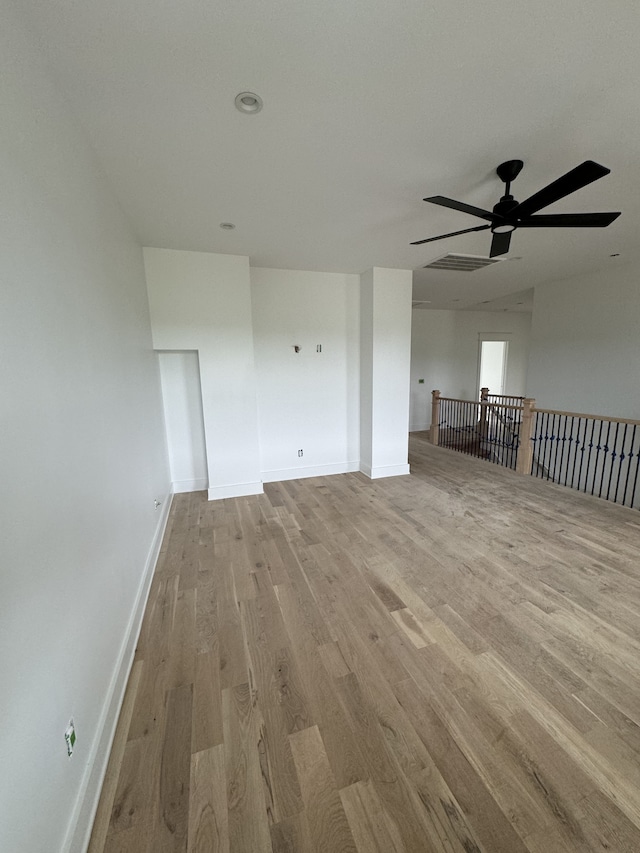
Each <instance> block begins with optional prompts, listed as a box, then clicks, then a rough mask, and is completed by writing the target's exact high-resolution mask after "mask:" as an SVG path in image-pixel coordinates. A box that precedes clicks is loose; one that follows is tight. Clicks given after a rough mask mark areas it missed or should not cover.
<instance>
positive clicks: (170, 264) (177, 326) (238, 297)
mask: <svg viewBox="0 0 640 853" xmlns="http://www.w3.org/2000/svg"><path fill="white" fill-rule="evenodd" d="M144 262H145V270H146V276H147V289H148V293H149V306H150V309H151V322H152V328H153V343H154V346H155V347H156V349H159V350H198V353H199V359H200V378H201V383H202V407H203V413H204V430H205V438H206V445H207V465H208V477H209V497H210V498H211V499H214V498H226V497H234V496H237V495H250V494H257V493H259V492H261V491H262V481H261V478H260V458H259V451H258V431H257V409H256V392H255V370H254V357H253V332H252V327H251V292H250V278H249V259H248V258H246V257H241V256H239V255H216V254H211V253H207V252H180V251H174V250H172V249H144Z"/></svg>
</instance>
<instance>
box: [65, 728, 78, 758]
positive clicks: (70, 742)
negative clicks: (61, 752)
mask: <svg viewBox="0 0 640 853" xmlns="http://www.w3.org/2000/svg"><path fill="white" fill-rule="evenodd" d="M64 739H65V742H66V744H67V755H68V756H69V758H71V756H72V755H73V748H74V746H75V745H76V727H75V725H74V722H73V720H69V725H68V727H67V730H66V732H65V733H64Z"/></svg>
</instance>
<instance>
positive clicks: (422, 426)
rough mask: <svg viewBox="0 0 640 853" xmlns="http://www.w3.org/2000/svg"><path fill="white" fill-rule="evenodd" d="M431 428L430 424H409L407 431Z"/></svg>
mask: <svg viewBox="0 0 640 853" xmlns="http://www.w3.org/2000/svg"><path fill="white" fill-rule="evenodd" d="M428 429H431V424H410V425H409V432H424V431H425V430H428Z"/></svg>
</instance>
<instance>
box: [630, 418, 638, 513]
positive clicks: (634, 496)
mask: <svg viewBox="0 0 640 853" xmlns="http://www.w3.org/2000/svg"><path fill="white" fill-rule="evenodd" d="M635 437H636V427H635V424H634V426H633V438H634V442H633V449H634V450H635V457H636V473H635V476H634V478H633V491H632V492H631V500H630V501H629V506H631V507H632V506H633V505H634V503H635V500H636V487H637V485H638V471H640V448H639V447H638V445H636V442H635Z"/></svg>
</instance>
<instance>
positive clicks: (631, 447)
mask: <svg viewBox="0 0 640 853" xmlns="http://www.w3.org/2000/svg"><path fill="white" fill-rule="evenodd" d="M507 401H508V402H507ZM430 440H431V442H432V443H433V444H436V445H440V446H441V447H448V448H449V449H453V450H458V451H461V452H463V453H467V454H469V455H471V456H476V457H478V458H480V459H486V460H488V461H491V462H494V463H496V464H499V465H502V466H503V467H507V468H511V469H513V470H515V471H516V473H518V474H521V475H531V476H535V477H539V478H542V479H545V480H549V481H551V482H554V483H558V484H560V485H564V486H567V487H569V488H573V489H577V490H579V491H582V492H586V493H587V494H591V495H594V496H596V497H600V498H604V499H605V500H608V501H612V502H614V503H619V504H622V505H623V506H628V507H637V508H640V421H637V420H631V419H627V418H610V417H606V416H603V415H586V414H580V413H577V412H564V411H559V410H554V409H537V408H536V404H535V400H534V399H533V398H524V397H513V396H509V395H499V394H494V395H492V394H490V393H489V389H488V388H483V389H482V391H481V395H480V401H479V402H477V401H472V400H460V399H456V398H452V397H442V396H441V395H440V391H433V392H432V407H431V430H430Z"/></svg>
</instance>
